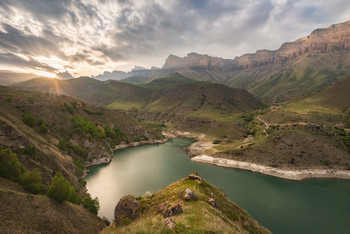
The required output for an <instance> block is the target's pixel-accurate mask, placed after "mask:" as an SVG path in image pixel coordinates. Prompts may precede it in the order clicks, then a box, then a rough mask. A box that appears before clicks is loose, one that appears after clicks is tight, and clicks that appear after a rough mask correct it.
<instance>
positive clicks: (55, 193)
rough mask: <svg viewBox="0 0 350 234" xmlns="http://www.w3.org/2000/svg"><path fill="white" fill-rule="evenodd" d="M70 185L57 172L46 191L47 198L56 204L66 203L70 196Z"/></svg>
mask: <svg viewBox="0 0 350 234" xmlns="http://www.w3.org/2000/svg"><path fill="white" fill-rule="evenodd" d="M70 187H71V185H70V183H69V181H68V180H66V178H64V177H63V175H62V174H61V173H59V172H57V173H56V175H55V177H53V179H52V180H51V185H50V187H49V189H48V191H47V196H49V197H51V198H53V199H55V200H56V201H58V202H63V201H67V200H68V198H69V195H70Z"/></svg>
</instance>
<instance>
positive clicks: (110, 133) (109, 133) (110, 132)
mask: <svg viewBox="0 0 350 234" xmlns="http://www.w3.org/2000/svg"><path fill="white" fill-rule="evenodd" d="M104 131H105V133H106V136H107V137H110V138H111V139H113V138H115V137H116V133H115V132H114V131H113V130H112V129H111V127H110V126H108V125H107V126H105V127H104Z"/></svg>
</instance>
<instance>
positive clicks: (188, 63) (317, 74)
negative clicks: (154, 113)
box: [94, 21, 350, 103]
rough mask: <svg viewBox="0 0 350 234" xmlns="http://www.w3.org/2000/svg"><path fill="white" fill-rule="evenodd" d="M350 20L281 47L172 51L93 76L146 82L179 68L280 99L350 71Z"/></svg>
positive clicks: (270, 100) (304, 92)
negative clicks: (232, 53) (146, 63)
mask: <svg viewBox="0 0 350 234" xmlns="http://www.w3.org/2000/svg"><path fill="white" fill-rule="evenodd" d="M349 51H350V21H346V22H344V23H340V24H335V25H332V26H329V27H327V28H323V29H316V30H314V31H313V32H312V33H311V34H310V35H309V36H307V37H304V38H300V39H298V40H296V41H294V42H286V43H284V44H282V45H281V47H280V48H279V49H277V50H273V51H271V50H258V51H257V52H256V53H253V54H244V55H242V56H239V57H236V58H234V59H223V58H219V57H211V56H209V55H201V54H197V53H189V54H188V55H187V56H186V57H184V58H181V57H178V56H175V55H169V57H168V58H167V59H166V60H165V63H164V65H163V67H162V69H158V68H153V67H152V69H145V68H141V67H135V69H133V70H132V71H130V72H128V73H125V72H121V71H113V72H105V73H104V74H101V75H99V76H96V77H94V78H96V79H100V80H108V79H116V80H122V81H123V82H127V83H132V84H145V83H148V82H150V81H152V80H154V79H157V78H162V77H165V76H167V75H168V74H171V73H173V72H178V73H180V74H182V75H184V76H186V77H188V78H190V79H193V80H200V81H210V82H215V83H221V84H225V85H228V86H231V87H234V88H243V89H246V90H248V91H249V92H250V93H252V94H253V95H254V96H256V97H258V98H260V99H261V100H262V101H264V102H265V103H273V102H282V101H286V100H290V99H294V98H297V97H300V96H305V95H308V94H310V93H316V92H317V91H320V90H322V89H323V88H326V87H327V86H329V85H331V84H333V83H334V82H336V81H337V80H339V79H341V78H342V77H345V76H346V75H348V74H350V66H349V64H350V52H349Z"/></svg>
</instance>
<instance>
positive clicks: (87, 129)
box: [72, 117, 106, 138]
mask: <svg viewBox="0 0 350 234" xmlns="http://www.w3.org/2000/svg"><path fill="white" fill-rule="evenodd" d="M72 123H73V133H77V134H79V135H82V136H84V137H92V138H105V137H106V134H105V131H104V129H103V128H102V127H99V126H96V125H94V124H92V123H91V122H90V121H89V120H87V119H85V118H82V117H73V118H72Z"/></svg>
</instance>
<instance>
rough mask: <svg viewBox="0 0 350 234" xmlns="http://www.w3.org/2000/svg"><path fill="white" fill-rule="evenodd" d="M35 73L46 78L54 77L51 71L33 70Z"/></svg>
mask: <svg viewBox="0 0 350 234" xmlns="http://www.w3.org/2000/svg"><path fill="white" fill-rule="evenodd" d="M35 74H36V75H38V76H45V77H48V78H55V77H56V74H55V73H51V72H47V71H35Z"/></svg>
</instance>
